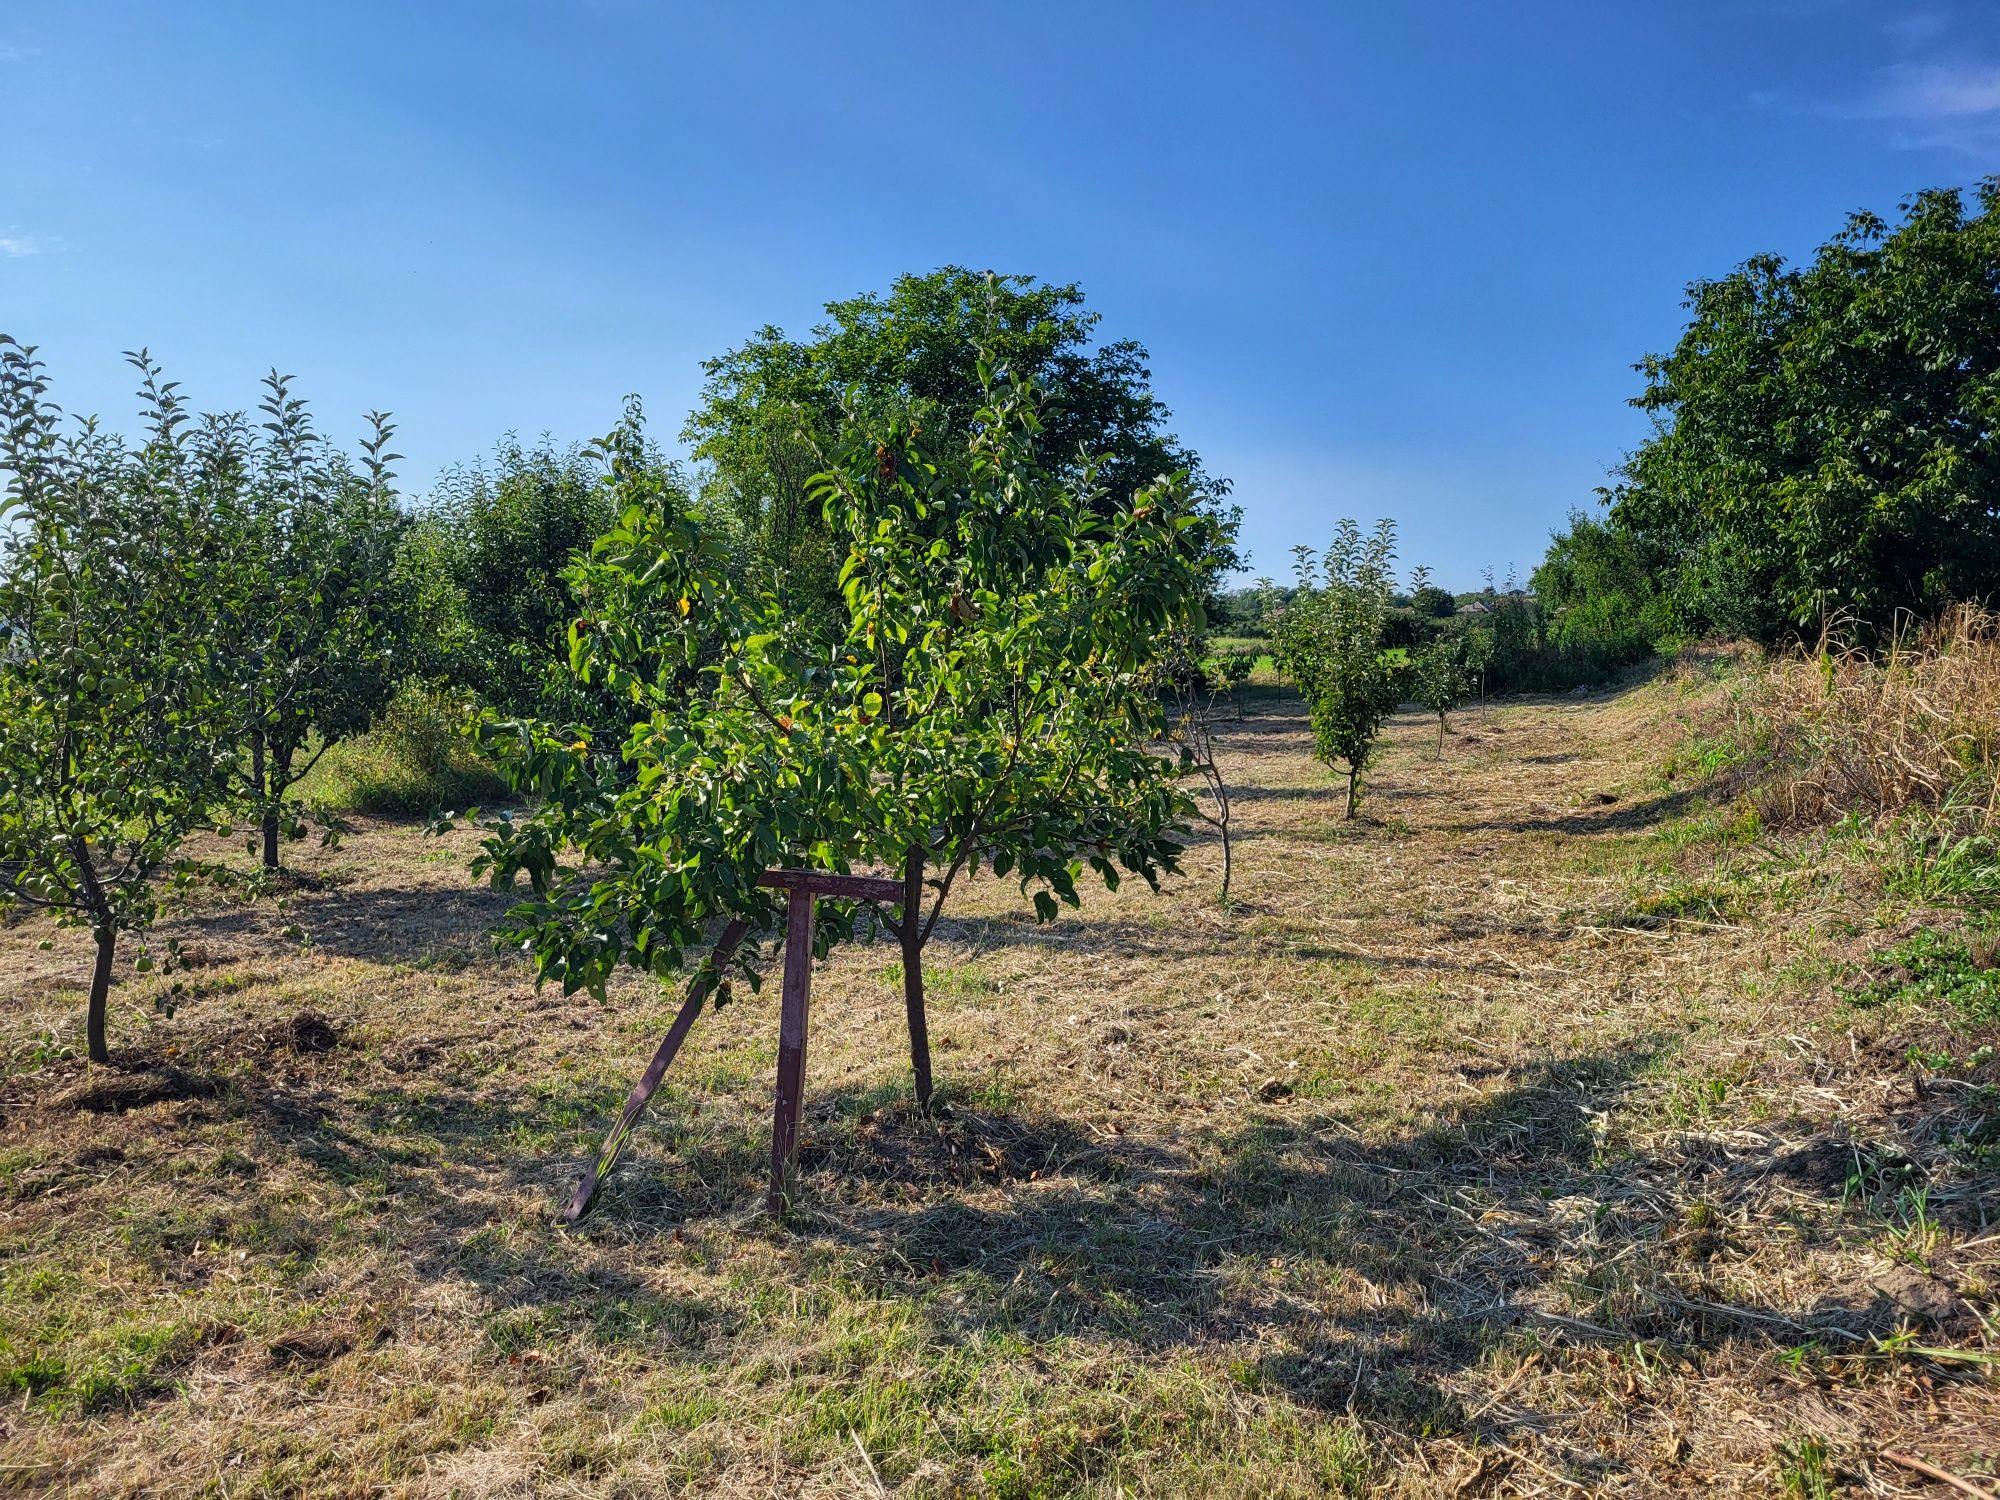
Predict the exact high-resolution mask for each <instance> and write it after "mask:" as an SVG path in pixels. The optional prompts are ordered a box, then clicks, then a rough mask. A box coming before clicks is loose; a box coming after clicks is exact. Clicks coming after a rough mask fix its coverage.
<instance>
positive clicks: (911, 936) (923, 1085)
mask: <svg viewBox="0 0 2000 1500" xmlns="http://www.w3.org/2000/svg"><path fill="white" fill-rule="evenodd" d="M923 910H924V851H923V850H922V849H919V848H912V849H911V850H910V852H909V854H908V856H907V857H905V859H904V860H903V925H902V943H903V1011H904V1014H905V1015H907V1016H908V1017H909V1022H910V1067H911V1069H912V1071H914V1072H915V1074H916V1075H917V1108H918V1109H920V1110H922V1111H923V1112H924V1113H925V1114H929V1113H930V1112H931V1029H930V1022H929V1020H928V1019H927V1018H926V1017H925V1015H924V930H923Z"/></svg>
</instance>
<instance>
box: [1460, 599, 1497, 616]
mask: <svg viewBox="0 0 2000 1500" xmlns="http://www.w3.org/2000/svg"><path fill="white" fill-rule="evenodd" d="M1458 612H1459V613H1460V614H1462V615H1490V614H1492V613H1493V611H1492V610H1491V609H1489V608H1487V606H1486V605H1485V604H1484V603H1482V602H1481V601H1480V600H1477V599H1475V600H1473V601H1472V602H1471V603H1470V604H1461V605H1459V607H1458Z"/></svg>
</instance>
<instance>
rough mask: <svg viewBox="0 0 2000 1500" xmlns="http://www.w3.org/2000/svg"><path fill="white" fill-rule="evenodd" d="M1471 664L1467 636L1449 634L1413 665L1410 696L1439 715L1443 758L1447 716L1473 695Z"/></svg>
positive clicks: (1439, 751) (1422, 654) (1440, 637)
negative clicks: (1467, 648)
mask: <svg viewBox="0 0 2000 1500" xmlns="http://www.w3.org/2000/svg"><path fill="white" fill-rule="evenodd" d="M1472 677H1473V674H1472V663H1471V662H1470V660H1468V658H1467V656H1466V648H1465V635H1464V634H1463V633H1462V632H1458V631H1448V632H1446V633H1444V634H1442V635H1439V636H1438V637H1436V638H1435V639H1434V640H1432V641H1431V643H1430V644H1429V645H1427V646H1425V647H1424V648H1423V649H1422V650H1420V651H1419V652H1418V653H1417V654H1416V656H1415V657H1414V658H1413V659H1412V660H1411V662H1410V696H1411V697H1413V698H1415V699H1416V700H1417V702H1419V703H1421V704H1423V706H1424V707H1425V708H1427V709H1429V710H1430V711H1431V712H1432V713H1434V714H1436V715H1437V721H1438V754H1439V755H1440V756H1442V755H1443V754H1444V736H1445V727H1446V726H1445V715H1447V714H1448V713H1450V712H1451V711H1452V710H1453V709H1454V708H1457V707H1458V706H1459V704H1461V703H1463V702H1464V701H1465V699H1466V695H1467V694H1469V693H1470V692H1471V691H1472Z"/></svg>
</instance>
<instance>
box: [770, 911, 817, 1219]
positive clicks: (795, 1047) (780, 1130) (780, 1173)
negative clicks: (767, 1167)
mask: <svg viewBox="0 0 2000 1500" xmlns="http://www.w3.org/2000/svg"><path fill="white" fill-rule="evenodd" d="M818 904H819V898H818V896H817V895H815V894H814V892H813V890H812V888H811V887H810V886H804V885H801V886H794V887H793V888H792V889H791V890H790V891H789V892H787V893H786V899H785V988H784V993H783V996H782V998H781V1000H780V1003H779V1010H778V1097H777V1100H776V1103H775V1105H774V1107H773V1109H772V1113H771V1191H770V1193H769V1195H768V1196H767V1197H766V1198H765V1200H764V1204H765V1207H767V1208H769V1209H770V1211H771V1212H772V1213H774V1214H777V1213H783V1212H784V1211H785V1176H786V1174H787V1173H788V1172H789V1171H790V1170H791V1166H792V1158H793V1156H794V1155H795V1154H796V1153H797V1151H798V1145H799V1105H800V1104H801V1102H802V1101H803V1099H804V1096H805V1087H806V1023H807V1020H808V1017H809V1013H810V1011H811V1007H812V957H813V912H814V909H815V908H816V907H817V906H818Z"/></svg>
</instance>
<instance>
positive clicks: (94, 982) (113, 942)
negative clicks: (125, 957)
mask: <svg viewBox="0 0 2000 1500" xmlns="http://www.w3.org/2000/svg"><path fill="white" fill-rule="evenodd" d="M117 946H118V929H117V928H116V927H100V928H98V929H97V964H96V967H94V968H93V969H92V970H91V971H90V1005H89V1008H88V1009H87V1010H86V1011H85V1012H84V1022H83V1035H84V1041H85V1044H86V1045H87V1047H88V1049H89V1052H90V1060H91V1061H92V1062H94V1063H108V1062H110V1061H111V1049H110V1048H109V1047H108V1046H106V1045H105V1041H104V1013H105V1010H106V1008H107V1004H108V1000H109V997H110V994H111V955H112V953H113V951H114V950H115V949H116V948H117Z"/></svg>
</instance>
